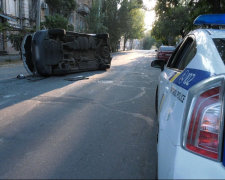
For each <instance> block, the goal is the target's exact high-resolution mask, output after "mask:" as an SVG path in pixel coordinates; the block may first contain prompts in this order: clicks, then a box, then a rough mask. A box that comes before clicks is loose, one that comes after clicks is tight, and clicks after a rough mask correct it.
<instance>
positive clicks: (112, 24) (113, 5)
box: [101, 0, 121, 51]
mask: <svg viewBox="0 0 225 180" xmlns="http://www.w3.org/2000/svg"><path fill="white" fill-rule="evenodd" d="M119 3H120V0H104V1H103V4H102V9H101V10H102V15H103V24H104V26H105V27H106V28H107V29H106V30H107V31H106V32H107V33H109V37H110V46H111V49H112V51H116V50H117V46H118V42H119V39H120V38H121V31H120V29H121V25H120V23H119V19H118V12H119V11H118V6H119Z"/></svg>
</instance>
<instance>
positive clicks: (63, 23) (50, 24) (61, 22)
mask: <svg viewBox="0 0 225 180" xmlns="http://www.w3.org/2000/svg"><path fill="white" fill-rule="evenodd" d="M42 27H45V28H47V29H54V28H60V29H65V30H68V20H67V19H66V18H64V17H63V16H61V15H59V14H56V15H54V16H47V17H46V18H45V22H44V23H42Z"/></svg>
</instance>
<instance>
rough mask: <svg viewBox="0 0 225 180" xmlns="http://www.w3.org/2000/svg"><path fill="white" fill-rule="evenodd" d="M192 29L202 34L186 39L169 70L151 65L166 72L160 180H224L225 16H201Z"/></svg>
mask: <svg viewBox="0 0 225 180" xmlns="http://www.w3.org/2000/svg"><path fill="white" fill-rule="evenodd" d="M194 24H195V25H200V26H202V27H201V29H197V30H194V31H192V32H190V33H189V34H188V35H187V36H186V37H185V38H184V40H183V42H182V43H181V44H180V45H179V46H178V47H177V48H176V50H175V52H174V54H173V55H172V56H171V58H170V59H169V61H168V63H167V64H166V65H165V64H164V62H163V61H160V60H155V61H153V62H152V67H157V68H161V69H162V73H161V74H160V78H159V84H158V88H157V93H156V111H157V112H158V122H159V134H158V177H159V179H184V178H186V179H193V178H194V179H197V178H201V179H220V178H221V179H225V147H224V146H225V143H224V139H225V135H224V117H225V116H224V114H225V96H224V94H225V30H222V29H221V27H222V26H224V25H225V14H216V15H201V16H199V17H198V18H197V19H196V20H195V22H194ZM203 27H206V28H203ZM213 27H214V28H213ZM215 27H217V29H216V28H215Z"/></svg>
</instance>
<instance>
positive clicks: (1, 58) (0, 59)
mask: <svg viewBox="0 0 225 180" xmlns="http://www.w3.org/2000/svg"><path fill="white" fill-rule="evenodd" d="M18 60H21V57H20V55H18V54H12V55H5V56H0V62H4V61H18Z"/></svg>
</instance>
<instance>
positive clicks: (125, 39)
mask: <svg viewBox="0 0 225 180" xmlns="http://www.w3.org/2000/svg"><path fill="white" fill-rule="evenodd" d="M126 43H127V37H126V35H125V36H124V44H123V51H126Z"/></svg>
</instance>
